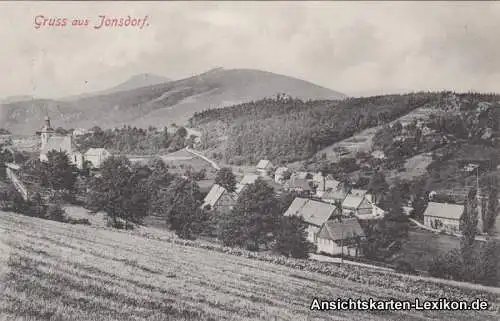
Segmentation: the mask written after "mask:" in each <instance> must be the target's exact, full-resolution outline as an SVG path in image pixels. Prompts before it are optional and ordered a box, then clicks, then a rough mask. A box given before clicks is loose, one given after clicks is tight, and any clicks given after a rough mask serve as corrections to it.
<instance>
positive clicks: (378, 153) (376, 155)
mask: <svg viewBox="0 0 500 321" xmlns="http://www.w3.org/2000/svg"><path fill="white" fill-rule="evenodd" d="M371 155H372V156H373V158H376V159H385V153H384V151H382V150H375V151H373V152H372V153H371Z"/></svg>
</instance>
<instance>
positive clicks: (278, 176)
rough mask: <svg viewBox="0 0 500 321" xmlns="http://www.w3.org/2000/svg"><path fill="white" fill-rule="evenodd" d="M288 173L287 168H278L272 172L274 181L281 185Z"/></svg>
mask: <svg viewBox="0 0 500 321" xmlns="http://www.w3.org/2000/svg"><path fill="white" fill-rule="evenodd" d="M287 173H288V168H287V167H278V168H277V169H276V171H275V172H274V181H275V182H276V183H279V184H283V183H284V182H285V180H286V174H287Z"/></svg>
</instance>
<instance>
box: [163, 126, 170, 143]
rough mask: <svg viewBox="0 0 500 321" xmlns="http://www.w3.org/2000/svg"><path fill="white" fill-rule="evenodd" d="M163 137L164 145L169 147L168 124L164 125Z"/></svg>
mask: <svg viewBox="0 0 500 321" xmlns="http://www.w3.org/2000/svg"><path fill="white" fill-rule="evenodd" d="M162 138H163V141H162V145H163V147H164V148H167V147H168V146H169V145H170V135H169V134H168V128H167V126H165V127H163V133H162Z"/></svg>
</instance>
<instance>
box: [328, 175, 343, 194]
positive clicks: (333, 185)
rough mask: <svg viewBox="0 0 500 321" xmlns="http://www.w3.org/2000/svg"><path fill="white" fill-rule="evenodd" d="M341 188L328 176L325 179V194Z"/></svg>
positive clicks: (338, 183) (340, 185) (339, 184)
mask: <svg viewBox="0 0 500 321" xmlns="http://www.w3.org/2000/svg"><path fill="white" fill-rule="evenodd" d="M340 188H342V183H341V182H339V181H337V180H336V179H335V178H333V177H331V176H330V175H329V176H327V177H326V179H325V192H328V191H336V190H339V189H340Z"/></svg>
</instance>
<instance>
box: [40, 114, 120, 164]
mask: <svg viewBox="0 0 500 321" xmlns="http://www.w3.org/2000/svg"><path fill="white" fill-rule="evenodd" d="M84 133H85V131H84V130H83V129H77V130H75V131H73V133H71V134H70V135H61V134H58V133H56V131H55V130H54V129H53V128H52V127H51V125H50V118H49V117H48V116H47V117H45V125H44V126H43V127H42V129H41V131H39V132H37V134H38V135H40V137H41V143H42V146H41V149H40V160H41V161H48V158H47V154H48V153H49V152H50V151H52V150H56V151H59V152H66V154H67V155H68V157H69V160H70V161H71V163H72V164H74V165H75V166H76V167H77V168H79V169H82V168H83V167H84V164H85V162H87V164H90V165H91V166H92V167H93V168H99V167H100V166H101V164H102V162H104V161H105V160H106V159H107V158H108V157H110V156H111V153H110V152H109V151H108V150H106V149H105V148H89V149H88V150H87V151H86V152H85V153H81V152H79V151H78V150H77V148H76V146H75V143H74V138H75V137H76V136H78V135H83V134H84Z"/></svg>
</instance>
